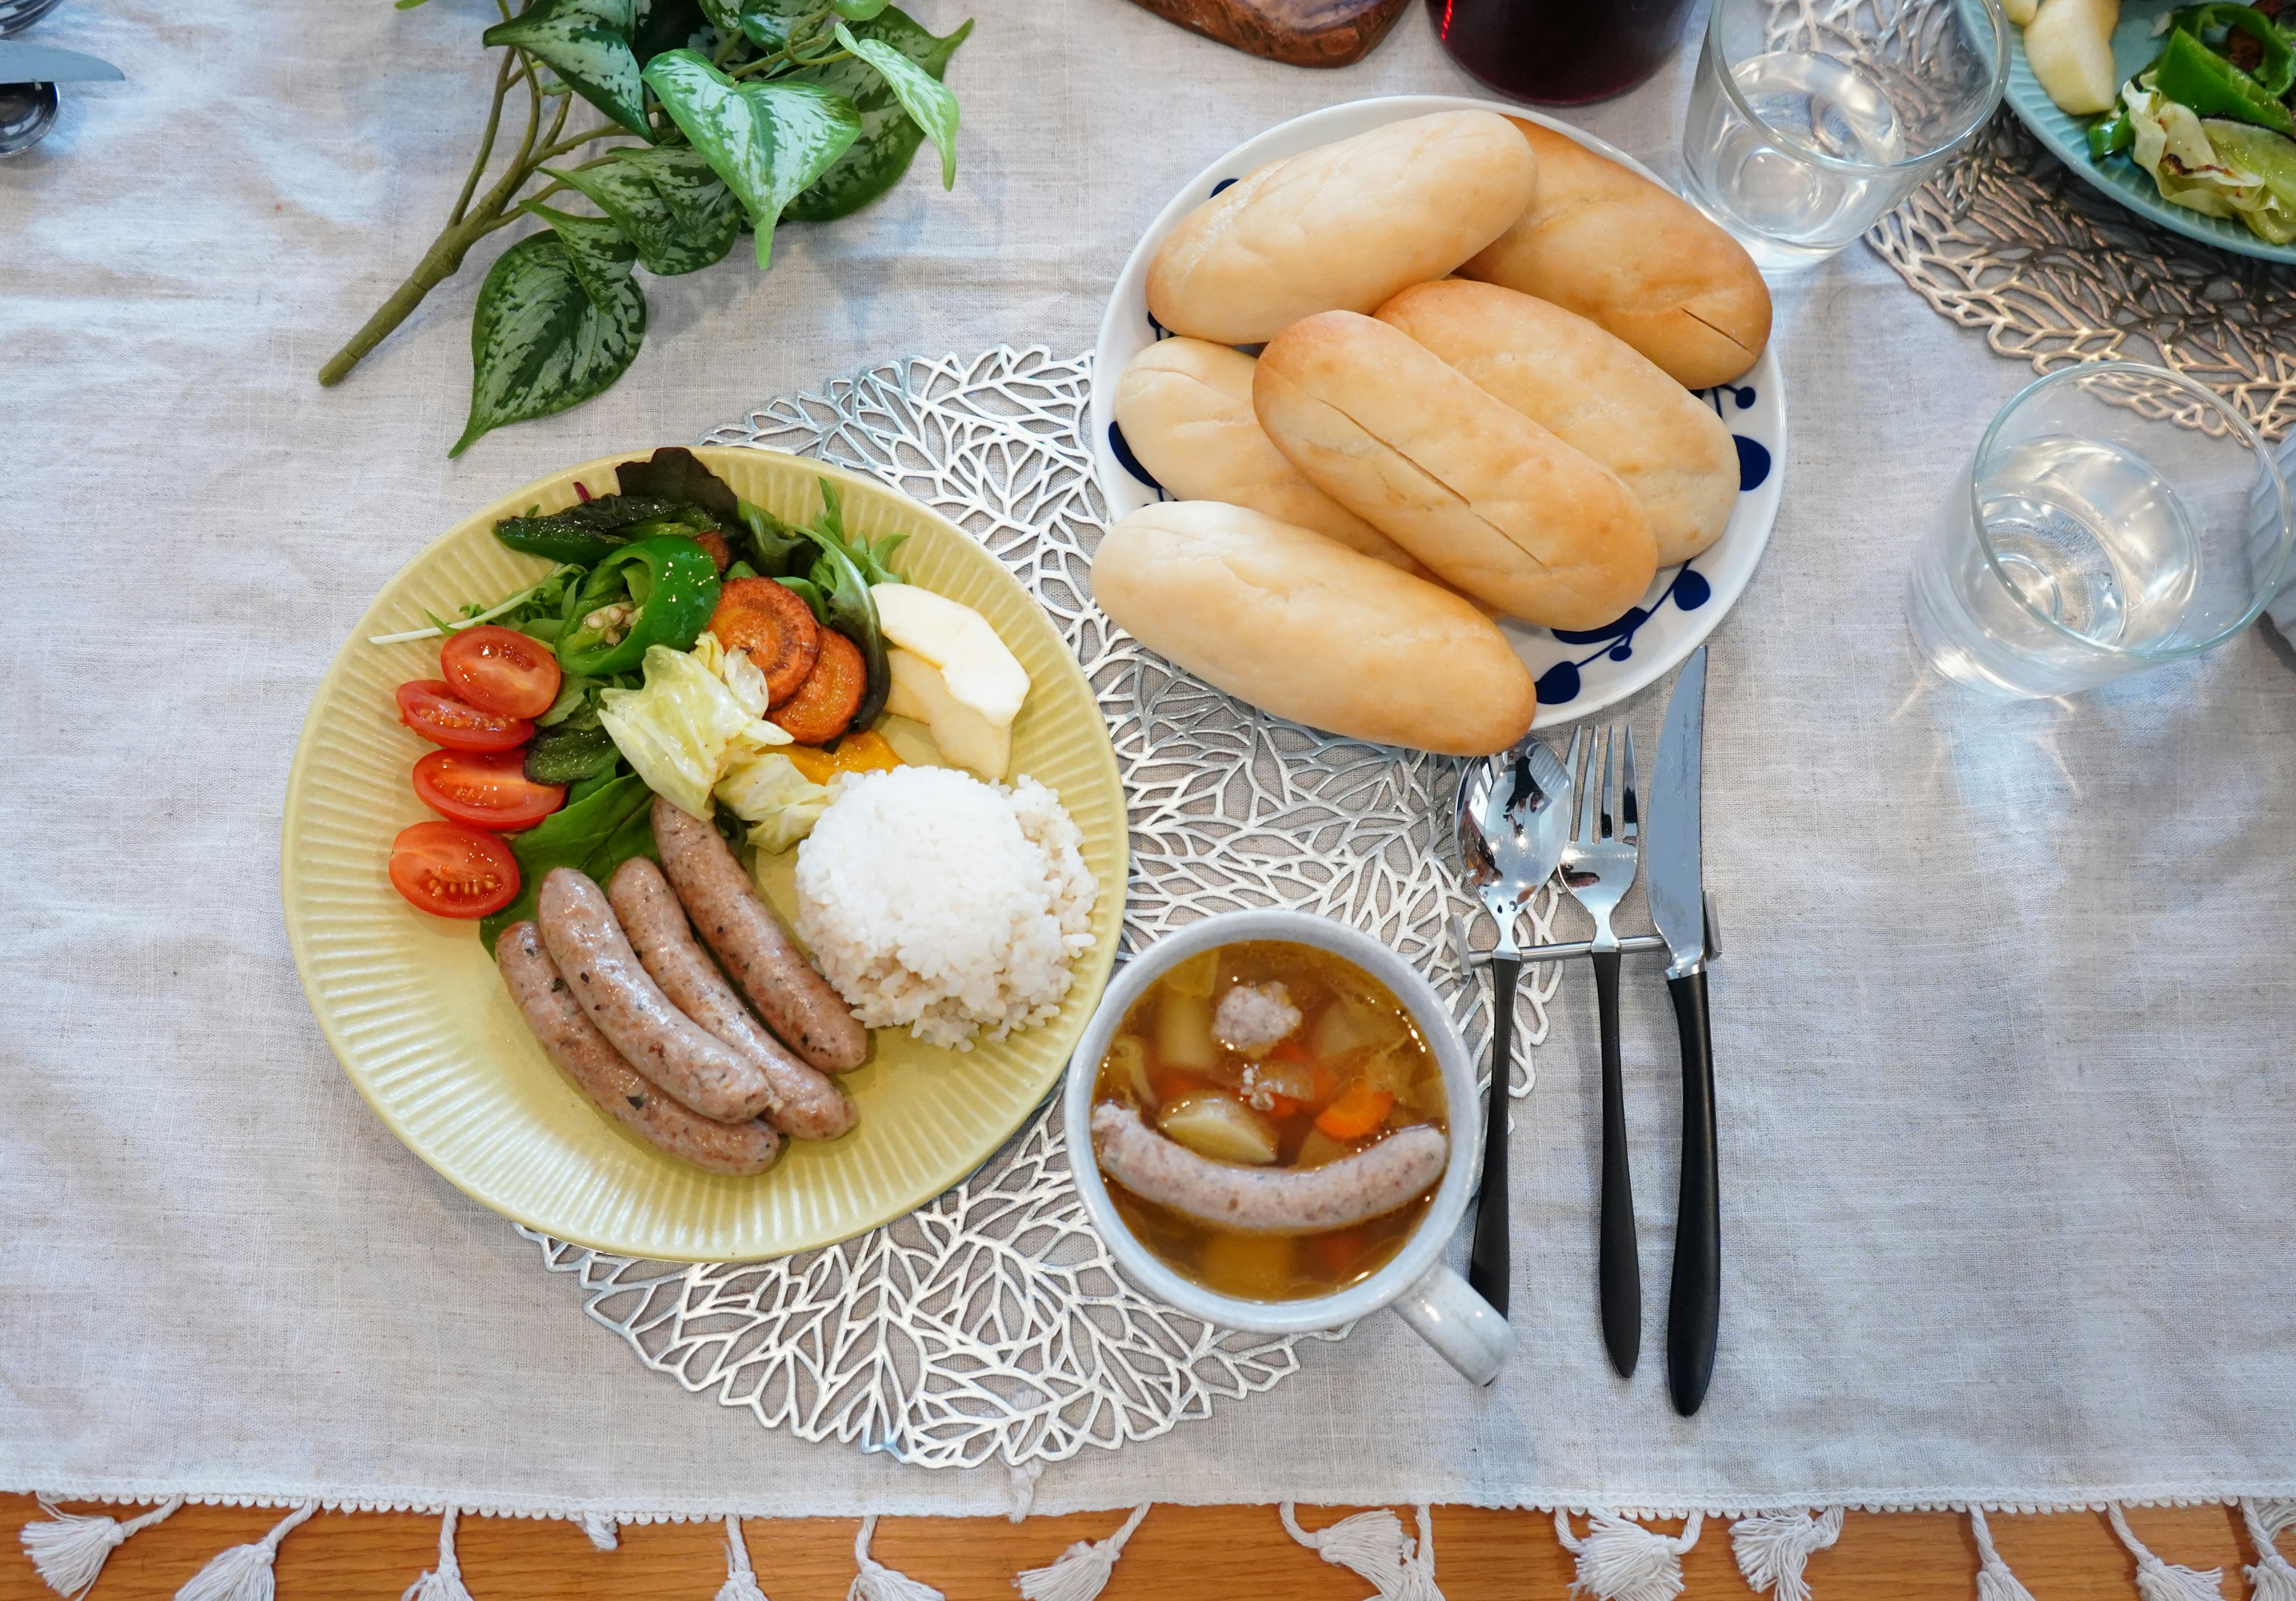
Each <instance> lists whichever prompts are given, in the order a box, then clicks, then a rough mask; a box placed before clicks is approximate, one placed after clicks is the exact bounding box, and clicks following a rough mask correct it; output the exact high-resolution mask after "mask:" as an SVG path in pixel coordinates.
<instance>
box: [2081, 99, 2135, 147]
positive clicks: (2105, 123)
mask: <svg viewBox="0 0 2296 1601" xmlns="http://www.w3.org/2000/svg"><path fill="white" fill-rule="evenodd" d="M2133 144H2136V124H2135V123H2133V122H2131V121H2130V120H2129V119H2128V107H2127V106H2125V105H2122V106H2115V107H2114V108H2113V109H2112V110H2111V111H2107V112H2106V113H2105V114H2104V115H2103V116H2102V117H2099V118H2098V119H2096V120H2095V122H2092V123H2090V124H2089V125H2088V156H2089V160H2092V161H2102V160H2104V159H2105V157H2107V156H2111V155H2118V154H2119V153H2120V152H2122V151H2124V150H2127V149H2128V148H2129V147H2130V146H2131V145H2133Z"/></svg>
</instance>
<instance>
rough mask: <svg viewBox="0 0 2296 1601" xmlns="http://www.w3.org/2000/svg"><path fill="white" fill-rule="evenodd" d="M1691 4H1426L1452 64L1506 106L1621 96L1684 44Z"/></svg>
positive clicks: (1586, 0) (1639, 0)
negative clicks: (1510, 102)
mask: <svg viewBox="0 0 2296 1601" xmlns="http://www.w3.org/2000/svg"><path fill="white" fill-rule="evenodd" d="M1689 11H1690V0H1427V13H1428V15H1430V16H1431V17H1432V18H1433V19H1434V20H1435V34H1436V37H1438V38H1440V39H1441V40H1442V41H1443V48H1444V49H1446V50H1447V51H1449V52H1450V53H1451V59H1452V60H1454V61H1456V62H1458V63H1459V65H1461V66H1462V67H1464V68H1465V69H1466V70H1468V71H1470V72H1472V73H1473V74H1474V75H1475V76H1476V77H1477V78H1480V79H1481V80H1482V81H1483V82H1485V83H1486V84H1488V85H1489V86H1491V87H1492V88H1494V89H1497V91H1498V92H1499V93H1500V94H1504V95H1505V96H1507V97H1508V98H1509V99H1510V100H1528V101H1532V102H1535V103H1538V104H1539V105H1584V104H1585V103H1587V102H1588V101H1590V100H1607V99H1608V98H1609V97H1610V96H1611V95H1613V94H1625V93H1626V92H1627V91H1628V89H1631V88H1633V87H1634V86H1636V84H1638V83H1641V82H1642V81H1643V80H1644V78H1648V77H1649V76H1650V75H1651V74H1652V73H1653V72H1655V71H1657V70H1658V69H1659V63H1660V62H1663V61H1665V60H1666V58H1667V57H1668V56H1669V55H1671V54H1673V53H1674V47H1675V46H1676V45H1678V44H1680V43H1681V42H1682V24H1683V20H1684V18H1685V16H1687V15H1688V14H1689Z"/></svg>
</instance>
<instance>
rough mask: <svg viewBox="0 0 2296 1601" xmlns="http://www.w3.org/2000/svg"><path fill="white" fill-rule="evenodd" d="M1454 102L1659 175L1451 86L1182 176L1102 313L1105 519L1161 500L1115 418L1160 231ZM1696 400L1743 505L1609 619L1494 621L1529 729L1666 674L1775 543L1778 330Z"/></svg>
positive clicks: (1288, 128)
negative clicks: (1727, 445)
mask: <svg viewBox="0 0 2296 1601" xmlns="http://www.w3.org/2000/svg"><path fill="white" fill-rule="evenodd" d="M1434 111H1497V112H1499V113H1500V114H1501V115H1503V116H1508V117H1521V118H1525V119H1529V120H1530V121H1533V122H1540V123H1544V124H1546V126H1547V127H1551V128H1553V129H1554V131H1555V132H1557V133H1559V134H1563V135H1568V136H1569V137H1570V138H1573V139H1576V140H1577V141H1579V144H1583V145H1585V146H1587V149H1589V150H1592V151H1595V152H1597V153H1598V154H1601V155H1604V156H1608V157H1609V158H1610V159H1611V160H1613V161H1616V162H1618V163H1619V164H1620V166H1622V167H1625V168H1628V170H1630V171H1633V172H1636V173H1639V174H1641V175H1642V176H1643V177H1646V178H1648V179H1650V180H1651V182H1652V183H1654V184H1657V183H1662V181H1663V180H1661V178H1660V177H1659V176H1658V175H1657V174H1656V173H1654V172H1652V171H1651V170H1650V169H1649V168H1646V167H1644V165H1643V164H1642V163H1641V162H1639V161H1637V160H1635V159H1634V158H1633V157H1632V156H1629V155H1628V154H1627V153H1626V152H1624V151H1621V150H1618V149H1616V148H1614V147H1612V146H1611V145H1609V144H1604V143H1603V141H1602V140H1600V139H1597V138H1595V136H1594V135H1591V134H1587V133H1584V132H1581V131H1580V130H1579V129H1578V128H1575V127H1570V125H1569V124H1567V123H1562V122H1557V121H1555V120H1554V119H1553V118H1550V117H1542V116H1539V115H1538V113H1537V112H1535V111H1527V110H1525V109H1524V108H1523V107H1521V106H1514V105H1507V104H1504V103H1500V102H1498V101H1493V100H1473V99H1468V98H1465V97H1463V96H1460V95H1455V94H1398V95H1390V96H1386V97H1384V98H1382V99H1377V100H1357V101H1350V102H1349V103H1347V104H1345V105H1335V106H1327V107H1325V108H1324V110H1322V111H1310V112H1308V114H1307V115H1306V116H1304V117H1295V118H1293V119H1292V120H1291V121H1289V122H1286V123H1283V124H1282V125H1280V126H1279V127H1272V128H1269V129H1268V130H1267V132H1266V133H1264V134H1262V135H1259V137H1258V138H1256V139H1251V140H1248V141H1246V142H1245V143H1244V144H1240V145H1238V146H1237V147H1236V148H1235V149H1234V150H1232V151H1230V152H1228V153H1227V154H1226V155H1225V156H1222V157H1221V158H1220V159H1219V160H1217V161H1215V162H1213V163H1212V164H1211V165H1210V167H1207V168H1204V170H1203V171H1201V172H1200V173H1198V174H1197V175H1196V176H1195V177H1194V178H1193V179H1192V180H1190V182H1189V183H1188V184H1187V185H1185V186H1184V187H1183V188H1182V189H1181V190H1180V192H1179V193H1177V194H1176V195H1174V196H1173V197H1172V201H1171V203H1170V204H1169V205H1167V206H1166V207H1165V208H1164V209H1163V210H1162V211H1161V212H1160V214H1159V215H1158V216H1157V218H1156V220H1155V221H1154V222H1153V223H1152V224H1150V225H1149V227H1148V231H1147V232H1146V233H1145V234H1142V235H1141V237H1140V242H1139V243H1138V244H1137V245H1136V246H1134V247H1133V250H1132V257H1131V259H1129V260H1128V261H1127V262H1126V263H1125V264H1124V271H1123V273H1122V274H1121V275H1119V277H1118V278H1117V280H1116V291H1115V293H1113V294H1112V295H1111V296H1110V297H1109V301H1108V311H1107V314H1106V315H1105V316H1103V318H1102V319H1101V324H1100V345H1099V349H1098V351H1097V353H1096V354H1095V357H1094V365H1093V372H1094V374H1095V380H1096V382H1095V383H1094V385H1093V390H1092V424H1091V426H1092V439H1091V444H1092V453H1093V465H1094V470H1095V473H1096V474H1097V476H1098V478H1099V480H1100V488H1101V493H1102V494H1103V495H1104V496H1106V497H1107V498H1108V507H1109V519H1110V521H1115V520H1116V519H1117V518H1119V517H1121V516H1123V515H1125V514H1126V513H1129V512H1136V511H1138V510H1139V509H1140V508H1141V507H1143V506H1146V505H1154V504H1156V502H1158V501H1160V500H1164V499H1169V497H1168V496H1167V495H1166V494H1165V493H1164V491H1163V489H1161V488H1160V486H1159V485H1158V484H1157V483H1156V481H1155V480H1154V479H1152V478H1151V477H1149V475H1148V474H1147V472H1145V471H1144V469H1143V468H1142V467H1141V465H1140V464H1139V463H1138V462H1137V461H1136V460H1135V459H1134V458H1133V456H1132V452H1131V451H1130V450H1129V449H1128V448H1127V447H1126V446H1125V443H1124V436H1123V434H1122V432H1121V431H1119V429H1118V428H1117V426H1116V382H1115V380H1116V378H1117V376H1118V375H1119V374H1121V373H1122V372H1123V371H1124V369H1125V367H1126V366H1127V365H1129V364H1130V362H1131V360H1132V358H1133V357H1135V356H1137V355H1138V354H1139V353H1140V352H1141V351H1142V350H1144V349H1146V348H1147V347H1148V346H1149V345H1151V344H1153V343H1154V342H1155V341H1157V340H1160V339H1164V338H1168V337H1169V335H1168V334H1167V333H1166V332H1165V330H1164V329H1162V328H1160V327H1159V326H1158V325H1157V324H1156V321H1155V319H1154V318H1152V317H1151V316H1149V315H1148V293H1147V280H1148V261H1149V259H1150V258H1151V257H1152V256H1153V255H1154V254H1155V253H1156V247H1157V246H1158V245H1159V244H1161V243H1162V242H1163V240H1164V236H1165V235H1166V234H1169V233H1170V232H1171V231H1172V230H1173V229H1174V228H1176V227H1177V226H1179V223H1180V219H1181V218H1184V217H1185V216H1186V215H1187V214H1188V213H1189V212H1191V211H1193V210H1194V209H1196V207H1198V206H1199V205H1201V204H1202V203H1203V202H1204V201H1207V200H1209V199H1210V198H1211V197H1212V196H1213V195H1215V194H1217V193H1219V192H1220V191H1221V190H1222V189H1225V188H1226V187H1227V186H1228V185H1230V184H1233V183H1234V182H1235V181H1236V179H1238V178H1240V177H1243V176H1244V175H1245V174H1246V173H1249V172H1251V171H1253V170H1254V169H1256V168H1261V167H1265V166H1267V163H1269V162H1270V161H1276V160H1282V159H1283V158H1284V157H1285V156H1293V155H1298V154H1299V153H1300V152H1301V151H1303V150H1312V149H1314V148H1315V147H1316V145H1319V144H1331V143H1332V142H1333V140H1335V139H1345V138H1349V137H1351V136H1352V135H1357V134H1360V133H1364V132H1366V131H1367V130H1369V129H1372V128H1374V127H1382V126H1383V125H1385V124H1387V123H1390V122H1398V121H1400V120H1402V119H1404V118H1406V117H1424V116H1426V115H1428V114H1429V113H1431V112H1434ZM1699 398H1701V399H1702V400H1704V401H1706V402H1707V404H1709V405H1710V406H1713V407H1714V409H1715V410H1716V412H1718V414H1719V415H1721V418H1722V421H1723V422H1724V423H1726V424H1727V425H1728V427H1729V430H1730V432H1731V435H1732V437H1733V438H1734V439H1736V440H1737V444H1738V505H1737V509H1736V510H1735V511H1734V512H1733V513H1731V516H1730V523H1729V526H1728V527H1727V528H1726V529H1725V530H1723V533H1722V537H1721V538H1719V539H1718V540H1716V541H1715V542H1714V544H1713V545H1712V546H1710V547H1709V548H1708V549H1706V550H1705V551H1704V552H1702V553H1701V554H1699V555H1697V556H1695V557H1693V559H1692V560H1690V561H1688V562H1684V563H1683V564H1682V565H1681V566H1679V567H1667V568H1661V570H1660V571H1659V574H1658V577H1657V578H1655V579H1652V581H1651V587H1650V590H1649V592H1648V593H1647V594H1645V595H1644V596H1643V598H1642V599H1641V600H1640V601H1639V602H1637V603H1636V604H1635V605H1633V606H1632V607H1630V608H1628V611H1627V612H1626V615H1624V616H1623V617H1620V618H1619V619H1618V620H1615V621H1613V622H1611V623H1609V624H1607V625H1606V626H1604V627H1603V628H1585V629H1577V628H1574V629H1568V630H1563V629H1554V628H1533V627H1531V626H1530V625H1529V624H1527V623H1519V622H1515V621H1513V620H1508V621H1505V622H1503V623H1501V624H1500V625H1499V626H1500V628H1502V629H1504V630H1505V634H1506V636H1507V639H1508V642H1509V643H1510V644H1512V645H1513V646H1514V648H1515V653H1516V654H1518V655H1520V656H1521V658H1522V659H1523V661H1525V662H1527V663H1528V664H1529V667H1530V670H1531V672H1532V673H1533V674H1534V675H1536V676H1537V677H1538V721H1537V722H1536V723H1535V724H1534V725H1533V727H1540V728H1548V727H1554V726H1555V725H1556V724H1559V723H1567V722H1569V721H1570V720H1571V719H1572V718H1580V717H1585V716H1587V714H1588V713H1590V712H1595V711H1600V710H1603V708H1605V707H1607V706H1611V705H1613V704H1615V703H1617V702H1620V701H1621V700H1624V699H1625V698H1626V697H1627V696H1628V695H1630V694H1634V693H1635V692H1636V690H1638V689H1641V688H1643V687H1644V686H1647V685H1649V684H1652V683H1654V682H1655V681H1657V680H1658V679H1659V678H1661V677H1664V676H1665V675H1666V674H1667V673H1668V672H1669V671H1671V670H1672V669H1674V668H1675V667H1676V666H1677V665H1678V664H1679V663H1680V662H1681V661H1683V660H1684V659H1685V657H1687V656H1688V655H1689V654H1690V653H1691V652H1693V651H1694V650H1696V649H1697V648H1698V646H1699V645H1700V643H1701V642H1702V641H1703V640H1704V639H1705V637H1706V636H1707V635H1709V634H1710V633H1712V632H1713V631H1714V625H1715V624H1716V623H1718V622H1720V621H1721V620H1722V618H1723V616H1724V614H1726V612H1728V611H1729V610H1730V608H1731V607H1732V606H1733V605H1734V604H1735V603H1736V602H1737V599H1738V596H1739V595H1741V594H1743V592H1744V590H1745V587H1746V584H1747V581H1748V580H1749V579H1751V578H1752V577H1753V576H1754V569H1755V567H1756V565H1757V564H1759V562H1760V561H1761V557H1762V550H1763V547H1764V546H1767V544H1768V543H1769V541H1770V525H1771V524H1772V523H1773V522H1774V521H1776V519H1777V514H1778V499H1779V496H1780V494H1781V492H1782V490H1783V489H1784V467H1785V456H1786V403H1785V393H1784V387H1783V383H1782V382H1781V379H1780V376H1779V372H1778V359H1777V352H1776V341H1775V340H1773V341H1771V346H1770V348H1769V349H1766V350H1764V351H1763V352H1762V358H1761V360H1759V361H1758V362H1756V363H1755V364H1754V367H1753V370H1752V371H1751V372H1750V373H1748V374H1746V375H1745V376H1744V377H1743V378H1741V379H1739V380H1738V381H1737V382H1735V383H1726V384H1721V385H1718V387H1716V388H1714V389H1710V390H1700V391H1699Z"/></svg>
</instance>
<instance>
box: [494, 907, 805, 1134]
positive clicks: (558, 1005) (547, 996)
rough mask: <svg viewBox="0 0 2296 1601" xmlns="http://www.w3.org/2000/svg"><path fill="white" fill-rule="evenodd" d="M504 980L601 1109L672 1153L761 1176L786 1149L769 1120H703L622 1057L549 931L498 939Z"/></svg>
mask: <svg viewBox="0 0 2296 1601" xmlns="http://www.w3.org/2000/svg"><path fill="white" fill-rule="evenodd" d="M495 961H496V964H497V965H500V967H501V968H502V975H503V982H504V983H505V984H507V985H509V986H510V993H511V998H512V999H513V1000H515V1001H517V1002H518V1009H519V1011H520V1012H521V1013H522V1014H525V1017H526V1026H527V1027H528V1028H529V1029H532V1030H534V1037H535V1038H536V1039H538V1040H540V1041H541V1042H542V1048H543V1050H544V1051H545V1052H546V1053H548V1055H549V1056H550V1059H551V1060H552V1061H553V1062H555V1063H557V1064H558V1066H559V1068H560V1070H561V1071H563V1072H564V1073H565V1075H566V1076H567V1077H568V1078H570V1079H571V1080H574V1082H575V1083H577V1084H579V1085H580V1086H581V1087H582V1088H583V1089H584V1090H585V1091H586V1092H587V1093H588V1095H589V1096H590V1098H591V1099H592V1100H594V1101H595V1102H597V1103H598V1107H599V1110H601V1111H602V1112H605V1113H606V1115H607V1116H609V1117H611V1118H614V1119H616V1120H618V1121H620V1122H621V1123H622V1124H623V1125H624V1126H625V1127H626V1128H627V1129H629V1130H630V1132H632V1133H633V1134H635V1135H636V1136H637V1137H639V1138H640V1139H643V1140H644V1141H645V1142H646V1143H647V1144H648V1145H652V1146H653V1147H654V1148H655V1149H657V1150H659V1151H660V1152H661V1153H662V1154H665V1155H668V1156H675V1157H676V1158H677V1160H678V1161H680V1162H691V1163H693V1165H694V1166H695V1167H697V1168H701V1169H703V1170H706V1171H708V1172H712V1173H726V1174H731V1175H733V1176H734V1177H736V1178H740V1177H742V1176H744V1175H747V1174H750V1173H762V1172H764V1171H765V1170H767V1168H769V1167H771V1166H773V1165H774V1158H775V1157H776V1156H779V1155H780V1154H781V1152H782V1137H781V1136H780V1135H779V1134H777V1133H775V1131H774V1129H772V1128H771V1127H770V1126H769V1125H767V1124H765V1123H762V1122H747V1123H720V1122H717V1121H713V1120H711V1119H709V1118H706V1117H697V1116H696V1115H694V1113H693V1112H690V1111H688V1110H687V1109H686V1108H685V1107H683V1106H681V1105H679V1104H677V1103H676V1101H673V1100H672V1099H670V1098H669V1097H668V1096H666V1095H664V1094H662V1093H661V1092H660V1090H658V1089H656V1088H654V1087H653V1086H652V1085H651V1084H649V1083H647V1082H646V1081H645V1080H644V1079H643V1078H641V1077H640V1076H639V1075H638V1071H637V1070H636V1069H635V1068H633V1067H632V1066H631V1065H630V1064H629V1063H627V1062H626V1061H624V1060H623V1059H622V1056H621V1054H620V1053H619V1051H617V1050H615V1049H614V1047H613V1046H612V1044H611V1042H609V1041H608V1040H607V1039H606V1037H605V1036H604V1035H603V1034H601V1033H600V1032H598V1025H597V1024H595V1023H594V1022H591V1021H590V1018H589V1014H587V1013H586V1012H584V1011H583V1010H582V1006H581V1003H580V1002H579V1001H578V1000H576V999H575V998H574V994H573V987H572V986H571V985H570V984H568V983H567V981H565V979H564V978H562V977H561V976H560V974H559V972H558V967H557V965H556V964H555V963H553V961H551V959H550V952H549V951H548V950H546V949H545V948H544V946H543V941H542V931H541V930H539V929H537V928H536V927H535V926H534V924H531V923H513V924H511V925H510V926H509V927H508V928H506V929H504V930H503V932H502V937H501V938H500V939H499V940H496V941H495Z"/></svg>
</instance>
